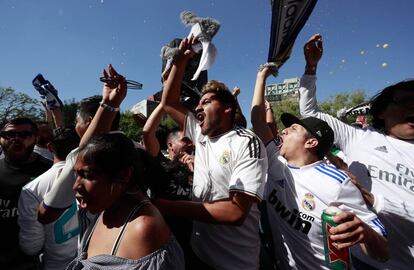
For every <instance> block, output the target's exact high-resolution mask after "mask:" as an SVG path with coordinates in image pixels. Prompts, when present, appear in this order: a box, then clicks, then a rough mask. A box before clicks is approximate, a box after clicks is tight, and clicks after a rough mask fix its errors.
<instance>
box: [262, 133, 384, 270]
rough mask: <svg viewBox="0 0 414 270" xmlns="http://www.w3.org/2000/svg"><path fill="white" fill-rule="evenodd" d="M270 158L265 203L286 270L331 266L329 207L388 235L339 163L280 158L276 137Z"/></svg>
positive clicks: (276, 249) (270, 146)
mask: <svg viewBox="0 0 414 270" xmlns="http://www.w3.org/2000/svg"><path fill="white" fill-rule="evenodd" d="M266 150H267V156H268V159H269V170H268V178H267V183H266V185H265V193H264V194H265V201H266V208H267V217H268V220H269V224H268V226H269V227H270V230H271V233H272V237H273V247H274V257H275V258H276V259H277V264H278V267H279V268H280V269H329V268H327V267H326V266H325V255H324V247H323V234H322V221H321V215H322V212H323V210H324V209H326V208H328V207H329V206H336V207H339V208H340V209H342V210H343V211H350V212H353V213H355V214H356V215H357V216H358V217H359V218H360V219H361V220H362V221H364V222H365V223H367V224H368V225H369V226H371V227H372V228H373V229H374V230H375V231H377V232H378V233H381V234H383V235H385V234H386V232H385V230H384V227H383V225H382V224H381V223H380V222H379V219H378V218H377V216H376V215H375V214H374V213H373V212H372V211H370V210H369V209H368V208H367V206H366V204H365V202H364V199H363V198H362V195H361V193H360V192H359V190H358V188H357V187H356V186H355V185H354V184H352V182H351V181H350V178H349V177H348V176H347V175H346V174H345V173H344V172H342V171H340V170H338V169H337V168H336V167H334V166H331V165H328V164H326V163H324V162H323V161H318V162H315V163H312V164H309V165H306V166H303V167H294V166H291V165H289V164H287V161H286V160H285V159H284V158H283V157H281V156H279V152H278V151H279V148H278V146H277V145H276V142H275V141H271V142H269V144H268V145H267V146H266Z"/></svg>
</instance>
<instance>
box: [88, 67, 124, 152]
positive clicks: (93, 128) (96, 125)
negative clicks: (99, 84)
mask: <svg viewBox="0 0 414 270" xmlns="http://www.w3.org/2000/svg"><path fill="white" fill-rule="evenodd" d="M108 72H109V74H108ZM108 72H107V71H106V70H105V69H104V70H103V76H104V77H105V78H112V79H113V81H114V82H113V83H105V84H104V86H103V89H102V101H101V106H99V108H98V110H97V111H96V113H95V116H94V117H93V119H92V121H91V123H90V125H89V127H88V129H87V130H86V132H85V134H84V135H83V136H82V138H81V142H80V145H83V144H85V143H86V142H87V141H89V139H90V138H91V137H92V136H93V135H97V134H101V133H105V132H108V131H110V130H111V127H112V121H113V120H114V119H115V116H116V115H117V113H118V112H119V106H120V105H121V102H122V101H123V100H124V98H125V96H126V94H127V86H126V82H125V77H124V76H122V75H120V74H118V72H116V70H115V69H114V68H113V67H112V65H109V66H108Z"/></svg>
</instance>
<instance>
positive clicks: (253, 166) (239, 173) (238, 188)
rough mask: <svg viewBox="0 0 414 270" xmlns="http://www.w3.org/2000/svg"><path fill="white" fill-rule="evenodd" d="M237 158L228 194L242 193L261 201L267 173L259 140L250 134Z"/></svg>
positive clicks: (265, 156) (264, 154) (264, 153)
mask: <svg viewBox="0 0 414 270" xmlns="http://www.w3.org/2000/svg"><path fill="white" fill-rule="evenodd" d="M240 149H242V150H240V151H239V155H238V156H237V159H236V162H235V165H234V169H233V173H232V175H231V179H230V183H229V191H230V192H243V193H246V194H248V195H251V196H254V197H256V198H257V199H258V200H259V201H261V200H262V199H263V192H264V184H265V180H266V179H265V177H266V172H267V155H266V149H265V148H264V146H263V143H262V142H261V141H260V139H259V138H258V137H257V136H256V135H254V134H252V135H251V139H247V138H246V140H245V142H244V145H241V148H240Z"/></svg>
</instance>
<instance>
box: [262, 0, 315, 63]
mask: <svg viewBox="0 0 414 270" xmlns="http://www.w3.org/2000/svg"><path fill="white" fill-rule="evenodd" d="M271 2H272V25H271V30H270V46H269V56H268V59H267V61H268V62H269V63H274V64H275V66H276V68H277V69H279V68H280V67H281V66H282V65H283V64H284V63H285V62H286V60H287V59H289V57H290V53H291V51H292V47H293V44H294V43H295V40H296V38H297V36H298V34H299V32H300V30H301V29H302V28H303V26H304V25H305V23H306V21H307V20H308V18H309V15H310V14H311V13H312V10H313V8H314V7H315V5H316V2H317V0H272V1H271Z"/></svg>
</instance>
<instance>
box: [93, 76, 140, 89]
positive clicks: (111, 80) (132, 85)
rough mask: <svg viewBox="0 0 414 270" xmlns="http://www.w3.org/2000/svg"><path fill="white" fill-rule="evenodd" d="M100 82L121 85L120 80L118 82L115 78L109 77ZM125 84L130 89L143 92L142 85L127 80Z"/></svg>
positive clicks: (101, 78) (101, 79) (102, 78)
mask: <svg viewBox="0 0 414 270" xmlns="http://www.w3.org/2000/svg"><path fill="white" fill-rule="evenodd" d="M99 80H100V81H101V82H103V83H107V84H112V85H117V84H118V83H119V82H118V80H116V79H115V78H113V77H108V78H105V77H100V78H99ZM125 83H126V85H127V88H128V89H135V90H141V89H142V86H143V85H142V83H139V82H137V81H133V80H125Z"/></svg>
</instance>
